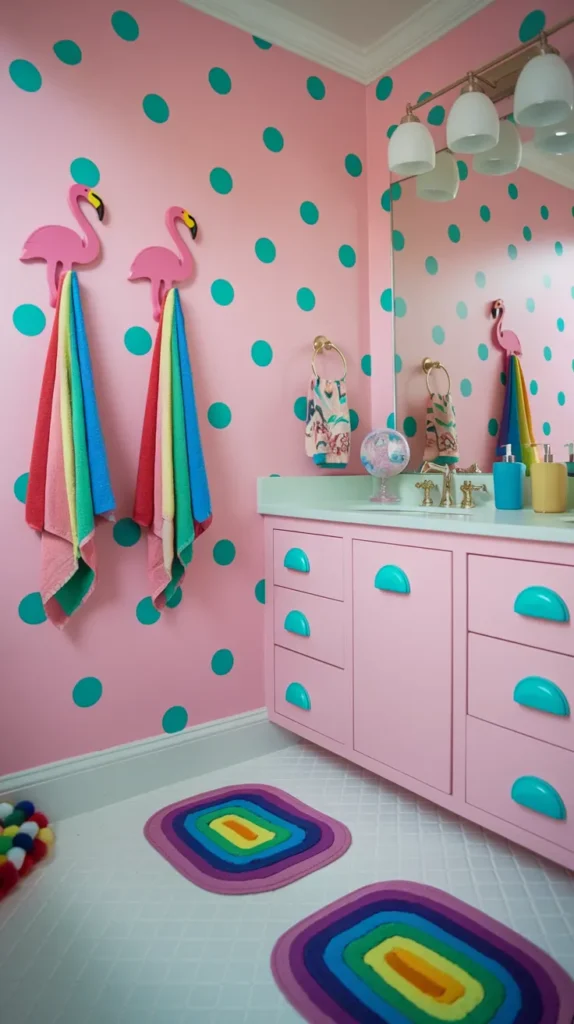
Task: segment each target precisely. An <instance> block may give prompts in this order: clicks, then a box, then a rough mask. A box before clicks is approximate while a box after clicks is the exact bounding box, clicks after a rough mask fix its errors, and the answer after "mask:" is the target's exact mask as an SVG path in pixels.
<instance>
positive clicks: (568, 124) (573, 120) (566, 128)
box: [534, 114, 574, 156]
mask: <svg viewBox="0 0 574 1024" xmlns="http://www.w3.org/2000/svg"><path fill="white" fill-rule="evenodd" d="M534 145H535V146H536V149H539V150H541V152H542V153H552V154H553V155H554V156H563V155H564V153H574V114H570V117H567V118H566V120H565V121H561V122H560V124H549V125H545V126H544V127H543V128H537V129H536V131H535V133H534Z"/></svg>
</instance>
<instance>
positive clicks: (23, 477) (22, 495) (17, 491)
mask: <svg viewBox="0 0 574 1024" xmlns="http://www.w3.org/2000/svg"><path fill="white" fill-rule="evenodd" d="M29 476H30V474H29V473H21V474H20V476H19V477H18V479H17V480H15V481H14V495H15V497H16V498H17V499H18V501H21V502H22V504H24V502H25V501H26V495H27V493H28V478H29Z"/></svg>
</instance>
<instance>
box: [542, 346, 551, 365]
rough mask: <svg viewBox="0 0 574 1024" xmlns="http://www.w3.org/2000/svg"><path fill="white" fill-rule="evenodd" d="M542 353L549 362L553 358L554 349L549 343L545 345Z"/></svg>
mask: <svg viewBox="0 0 574 1024" xmlns="http://www.w3.org/2000/svg"><path fill="white" fill-rule="evenodd" d="M542 354H543V356H544V358H545V360H546V362H547V363H549V362H550V360H551V359H552V349H551V348H550V346H549V345H545V346H544V349H543V352H542Z"/></svg>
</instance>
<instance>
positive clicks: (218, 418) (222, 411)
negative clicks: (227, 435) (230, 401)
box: [207, 402, 231, 430]
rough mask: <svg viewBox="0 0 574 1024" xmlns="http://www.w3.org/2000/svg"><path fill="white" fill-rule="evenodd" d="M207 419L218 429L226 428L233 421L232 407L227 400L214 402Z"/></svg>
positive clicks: (208, 411)
mask: <svg viewBox="0 0 574 1024" xmlns="http://www.w3.org/2000/svg"><path fill="white" fill-rule="evenodd" d="M207 419H208V421H209V422H210V423H211V426H212V427H215V429H216V430H224V429H225V427H228V426H229V424H230V423H231V409H230V408H229V406H228V405H227V404H226V403H225V402H212V404H211V405H210V406H209V409H208V410H207Z"/></svg>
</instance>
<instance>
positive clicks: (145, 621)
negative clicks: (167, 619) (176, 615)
mask: <svg viewBox="0 0 574 1024" xmlns="http://www.w3.org/2000/svg"><path fill="white" fill-rule="evenodd" d="M136 616H137V620H138V622H141V624H142V626H153V625H154V623H156V622H159V620H160V618H161V612H158V610H157V608H154V606H153V601H152V599H151V597H142V599H141V601H138V605H137V608H136Z"/></svg>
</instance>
